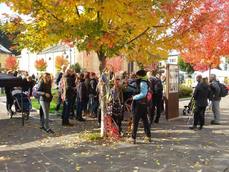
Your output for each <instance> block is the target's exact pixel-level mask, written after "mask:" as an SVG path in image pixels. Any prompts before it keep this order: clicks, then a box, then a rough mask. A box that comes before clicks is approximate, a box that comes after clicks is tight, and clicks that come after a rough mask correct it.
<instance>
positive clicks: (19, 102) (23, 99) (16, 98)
mask: <svg viewBox="0 0 229 172" xmlns="http://www.w3.org/2000/svg"><path fill="white" fill-rule="evenodd" d="M12 96H13V103H14V106H15V112H16V113H21V114H22V125H23V126H24V123H25V120H28V119H29V114H30V110H31V109H32V104H31V101H30V98H29V96H28V95H27V94H26V93H24V92H22V91H21V90H14V91H12ZM12 117H13V114H12V115H11V118H12Z"/></svg>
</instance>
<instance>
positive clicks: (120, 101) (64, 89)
mask: <svg viewBox="0 0 229 172" xmlns="http://www.w3.org/2000/svg"><path fill="white" fill-rule="evenodd" d="M11 74H13V75H15V76H19V77H22V78H23V79H24V81H25V82H24V83H25V84H24V85H23V87H22V89H23V90H24V91H28V93H29V95H30V96H32V95H34V92H35V93H36V95H37V99H38V101H39V104H40V121H41V126H40V128H41V129H42V130H45V131H46V132H48V133H54V131H53V130H52V129H51V128H50V125H49V121H50V120H49V109H50V102H51V101H54V100H53V95H52V87H53V85H54V83H55V85H56V88H57V89H58V99H57V102H56V109H55V110H56V114H59V115H61V117H62V125H63V126H69V127H71V126H73V124H72V123H71V122H70V119H75V120H78V121H81V122H84V121H85V120H86V119H85V118H84V117H83V116H87V115H89V116H90V117H92V118H97V122H98V125H100V124H101V106H100V105H101V101H103V100H104V101H106V102H105V104H106V108H105V110H107V109H111V114H110V115H111V116H112V119H113V121H114V122H115V123H116V124H117V126H118V131H119V133H120V135H122V134H123V129H122V122H123V119H124V112H125V111H126V110H127V109H126V106H125V102H127V101H129V102H130V103H131V111H132V114H133V115H132V117H131V121H132V122H131V123H132V134H131V138H132V139H131V140H132V142H133V143H136V135H137V130H138V124H139V121H140V120H142V122H143V126H144V131H145V134H146V136H147V140H148V141H149V142H150V141H151V132H150V128H151V125H152V124H153V123H159V121H160V116H161V114H162V112H163V111H164V109H165V108H164V85H165V79H166V78H165V76H163V75H160V74H159V73H156V72H151V71H148V72H146V71H145V70H139V71H137V72H136V73H133V74H130V75H128V74H127V73H126V72H123V73H121V74H114V73H112V72H109V71H106V70H105V71H104V72H103V73H102V74H101V75H100V76H99V77H98V76H97V75H96V74H95V73H94V72H83V73H76V72H75V71H74V70H73V69H71V68H70V67H68V66H65V65H63V66H62V68H61V71H60V72H59V73H58V75H57V77H56V78H55V81H54V82H53V77H52V76H51V74H49V73H44V74H43V75H42V76H40V78H38V79H36V78H35V77H34V76H29V75H28V73H24V74H18V73H11ZM197 81H198V84H197V86H196V88H195V90H194V93H193V97H194V100H195V110H194V123H193V126H191V127H190V129H196V128H197V126H198V125H199V129H202V128H203V126H204V123H205V122H204V114H205V109H206V107H207V105H208V100H211V102H212V110H213V113H214V120H212V122H211V123H212V124H220V111H219V103H220V99H221V96H220V86H219V83H218V81H217V80H216V76H215V75H214V74H212V75H211V77H210V83H208V80H207V78H202V77H201V76H200V75H199V76H197ZM36 83H37V85H36ZM34 85H36V86H34ZM33 87H34V88H36V89H34V88H33ZM5 91H6V97H7V110H8V112H9V113H14V112H13V111H12V110H11V107H12V98H11V91H12V88H7V87H6V88H5ZM104 92H106V97H107V98H106V99H103V98H104ZM61 106H62V107H63V108H60V107H61ZM61 109H62V112H60V110H61ZM105 113H108V112H105Z"/></svg>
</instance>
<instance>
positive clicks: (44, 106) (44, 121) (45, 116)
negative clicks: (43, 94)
mask: <svg viewBox="0 0 229 172" xmlns="http://www.w3.org/2000/svg"><path fill="white" fill-rule="evenodd" d="M40 105H41V109H40V110H42V112H43V113H41V114H40V117H41V119H40V121H41V127H44V128H45V129H47V130H48V129H49V108H50V102H45V101H40Z"/></svg>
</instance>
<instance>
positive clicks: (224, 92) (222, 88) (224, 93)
mask: <svg viewBox="0 0 229 172" xmlns="http://www.w3.org/2000/svg"><path fill="white" fill-rule="evenodd" d="M218 83H219V88H220V93H219V96H220V97H226V96H227V95H228V89H227V87H226V86H225V85H224V84H222V83H220V82H218Z"/></svg>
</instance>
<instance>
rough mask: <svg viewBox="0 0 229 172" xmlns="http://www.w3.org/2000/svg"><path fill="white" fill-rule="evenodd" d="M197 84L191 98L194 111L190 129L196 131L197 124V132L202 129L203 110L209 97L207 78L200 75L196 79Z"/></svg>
mask: <svg viewBox="0 0 229 172" xmlns="http://www.w3.org/2000/svg"><path fill="white" fill-rule="evenodd" d="M196 80H197V82H198V84H197V86H196V88H195V91H194V93H193V98H194V100H195V110H194V123H193V126H192V127H189V128H190V129H196V128H197V125H198V124H199V128H198V129H199V130H201V129H202V128H203V125H204V114H205V109H206V107H207V105H208V97H209V86H208V83H207V78H202V76H201V75H198V76H197V77H196Z"/></svg>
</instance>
